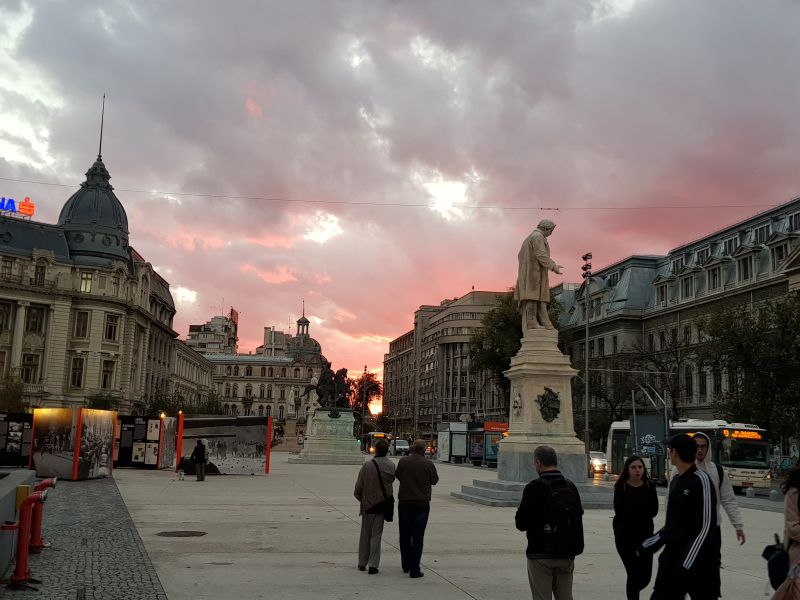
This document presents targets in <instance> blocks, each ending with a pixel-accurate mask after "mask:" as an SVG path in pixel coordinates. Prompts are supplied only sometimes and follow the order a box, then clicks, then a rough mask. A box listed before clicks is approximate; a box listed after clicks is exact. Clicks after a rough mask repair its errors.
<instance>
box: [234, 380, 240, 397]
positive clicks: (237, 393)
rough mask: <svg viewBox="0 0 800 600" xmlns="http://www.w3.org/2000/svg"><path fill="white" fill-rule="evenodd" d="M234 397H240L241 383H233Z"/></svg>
mask: <svg viewBox="0 0 800 600" xmlns="http://www.w3.org/2000/svg"><path fill="white" fill-rule="evenodd" d="M233 397H234V398H238V397H239V384H238V383H234V384H233Z"/></svg>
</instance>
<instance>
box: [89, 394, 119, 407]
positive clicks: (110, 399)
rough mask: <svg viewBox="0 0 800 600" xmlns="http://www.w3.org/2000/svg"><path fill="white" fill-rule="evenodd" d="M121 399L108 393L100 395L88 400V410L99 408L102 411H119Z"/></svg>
mask: <svg viewBox="0 0 800 600" xmlns="http://www.w3.org/2000/svg"><path fill="white" fill-rule="evenodd" d="M119 404H120V398H118V397H115V396H112V395H111V394H108V393H98V394H93V395H91V396H87V398H86V406H87V407H88V408H97V409H100V410H118V409H119Z"/></svg>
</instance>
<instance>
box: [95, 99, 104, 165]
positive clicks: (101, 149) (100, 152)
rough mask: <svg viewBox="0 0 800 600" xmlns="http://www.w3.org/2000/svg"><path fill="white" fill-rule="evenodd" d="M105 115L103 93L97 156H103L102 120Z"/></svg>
mask: <svg viewBox="0 0 800 600" xmlns="http://www.w3.org/2000/svg"><path fill="white" fill-rule="evenodd" d="M105 116H106V95H105V94H103V109H102V110H101V111H100V146H99V147H98V148H97V158H102V157H103V121H104V120H105Z"/></svg>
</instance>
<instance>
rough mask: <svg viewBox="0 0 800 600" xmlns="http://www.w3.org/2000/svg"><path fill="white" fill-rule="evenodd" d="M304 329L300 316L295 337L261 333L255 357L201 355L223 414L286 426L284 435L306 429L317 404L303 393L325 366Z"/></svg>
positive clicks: (305, 321)
mask: <svg viewBox="0 0 800 600" xmlns="http://www.w3.org/2000/svg"><path fill="white" fill-rule="evenodd" d="M232 312H233V311H232ZM219 318H220V317H215V319H219ZM212 321H213V320H212ZM210 324H211V322H209V323H207V324H206V325H210ZM237 325H238V323H237ZM309 325H310V321H309V320H308V319H307V318H306V316H305V314H303V316H302V317H300V319H298V321H297V331H296V334H295V335H291V333H284V332H283V331H276V330H275V328H273V327H265V328H264V343H263V344H262V345H261V346H259V347H258V348H256V350H255V352H254V353H251V354H236V353H207V354H206V358H208V360H209V361H211V363H213V364H214V365H215V370H214V377H213V384H214V389H215V391H216V394H217V397H218V398H219V400H220V402H222V407H223V410H224V411H225V414H228V415H232V416H235V415H243V416H246V415H257V416H272V417H274V418H275V419H276V420H277V423H278V424H280V425H286V426H287V428H286V430H287V431H288V434H287V435H291V434H293V433H295V430H294V426H295V424H296V425H298V426H302V425H303V424H305V415H306V411H307V410H308V408H309V407H310V406H311V404H312V402H313V401H314V400H315V399H316V396H315V395H314V393H313V392H311V393H309V394H305V390H306V388H307V387H308V386H309V385H310V384H311V383H312V381H313V380H315V378H317V379H318V378H319V376H320V374H321V372H322V368H323V365H325V364H326V362H327V361H326V360H325V357H324V356H323V355H322V348H321V346H320V344H319V342H318V341H317V340H315V339H314V338H312V337H311V336H310V335H309ZM191 327H194V328H198V331H199V329H202V328H203V326H195V325H192V326H191ZM206 329H208V330H210V329H211V328H210V327H207V328H206ZM191 335H192V334H191V333H190V336H191ZM208 335H209V336H211V334H210V333H209V334H208ZM201 351H202V350H201Z"/></svg>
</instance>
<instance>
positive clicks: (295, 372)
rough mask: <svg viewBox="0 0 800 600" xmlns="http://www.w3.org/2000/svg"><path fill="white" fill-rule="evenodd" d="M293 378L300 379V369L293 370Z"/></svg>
mask: <svg viewBox="0 0 800 600" xmlns="http://www.w3.org/2000/svg"><path fill="white" fill-rule="evenodd" d="M294 378H295V379H300V369H295V370H294Z"/></svg>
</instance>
